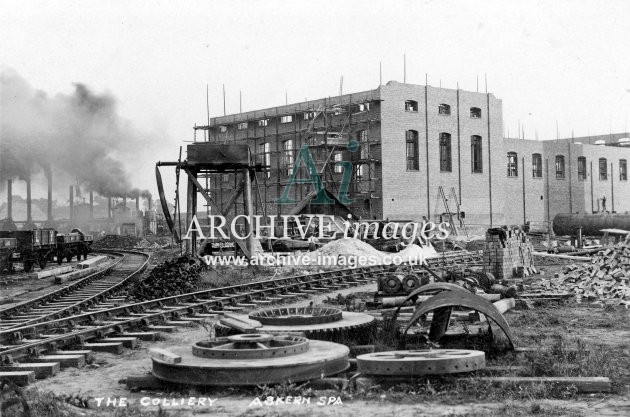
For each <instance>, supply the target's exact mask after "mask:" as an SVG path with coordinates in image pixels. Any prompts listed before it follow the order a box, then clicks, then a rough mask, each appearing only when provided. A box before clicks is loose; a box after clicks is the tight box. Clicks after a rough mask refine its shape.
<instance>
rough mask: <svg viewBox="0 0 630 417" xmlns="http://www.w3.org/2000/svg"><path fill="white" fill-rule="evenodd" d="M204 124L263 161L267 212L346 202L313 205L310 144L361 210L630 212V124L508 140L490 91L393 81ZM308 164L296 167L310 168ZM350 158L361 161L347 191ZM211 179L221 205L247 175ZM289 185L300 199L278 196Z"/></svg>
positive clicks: (487, 216) (330, 186) (332, 187)
mask: <svg viewBox="0 0 630 417" xmlns="http://www.w3.org/2000/svg"><path fill="white" fill-rule="evenodd" d="M195 131H196V140H207V141H209V142H214V143H226V144H227V143H241V144H242V143H247V144H248V145H249V148H250V151H251V152H252V154H253V155H255V158H256V161H257V162H258V163H260V164H261V165H262V166H263V167H264V168H263V171H262V172H258V173H257V176H256V179H255V181H254V187H255V191H254V193H253V194H254V196H253V199H254V206H255V209H256V212H257V213H258V214H267V215H269V214H276V215H278V214H289V213H296V212H307V213H322V212H324V213H332V212H335V213H338V212H339V205H338V206H337V207H336V208H334V207H330V206H328V207H327V206H322V205H316V204H311V199H312V198H313V197H314V195H313V193H312V191H313V186H312V184H309V183H291V181H290V177H291V175H292V173H293V167H294V165H295V163H296V158H297V157H298V154H299V150H300V148H301V147H302V146H303V145H308V148H309V152H310V154H311V155H312V157H313V160H314V163H315V166H316V167H317V171H318V173H319V174H320V177H321V179H322V182H323V185H324V186H325V187H326V189H327V190H328V191H329V192H330V194H331V195H334V196H340V192H341V195H343V196H345V197H347V198H349V199H350V201H351V202H350V203H349V204H347V208H348V209H349V210H350V211H351V212H352V213H354V214H355V215H356V216H357V217H361V218H363V219H391V220H403V219H404V220H421V219H423V218H426V219H430V220H440V219H441V218H443V216H444V215H445V213H447V212H452V213H453V214H454V215H455V213H460V212H464V213H465V219H466V223H468V224H479V225H482V224H483V225H488V224H495V225H496V224H506V223H510V224H519V223H523V222H525V221H527V220H528V221H531V222H532V223H536V222H545V221H546V220H547V219H549V218H551V219H553V216H554V215H555V214H556V213H561V212H562V213H564V212H586V213H590V212H592V211H602V210H607V211H613V210H614V211H618V212H622V211H628V210H630V186H629V185H628V180H627V177H628V175H627V160H628V159H630V146H625V145H626V144H630V139H628V140H625V139H624V138H627V137H628V136H629V135H628V134H627V133H624V134H616V135H606V136H605V137H604V136H602V137H589V138H575V139H561V140H553V141H549V140H547V141H534V140H523V139H509V138H504V137H503V131H504V130H503V115H502V102H501V100H500V99H497V98H496V97H494V95H492V94H491V93H476V92H470V91H463V90H453V89H445V88H436V87H431V86H421V85H414V84H403V83H399V82H395V81H390V82H388V83H387V84H385V85H381V86H379V87H378V88H376V89H374V90H370V91H363V92H359V93H353V94H345V95H342V96H337V97H330V98H323V99H319V100H312V101H306V102H302V103H296V104H290V105H286V106H279V107H273V108H268V109H262V110H256V111H250V112H244V113H239V114H233V115H227V116H223V117H215V118H211V119H210V121H209V124H208V125H203V126H196V127H195ZM199 131H204V132H203V136H202V135H201V134H200V133H199ZM354 141H356V143H354ZM357 144H358V145H359V146H356V145H357ZM302 162H303V161H301V162H300V164H299V175H298V177H299V178H308V177H309V175H308V174H309V173H308V169H307V167H306V165H305V164H304V163H302ZM343 162H350V163H351V164H352V165H351V170H352V172H351V175H350V176H349V178H350V181H349V184H348V187H347V189H345V188H344V186H343V184H344V176H345V175H348V173H347V172H346V169H347V167H348V166H349V165H348V164H344V163H343ZM202 181H203V180H202ZM207 181H208V183H207V184H208V186H207V188H208V190H209V191H210V192H211V194H212V195H213V196H214V198H215V199H216V201H217V202H218V203H219V204H220V205H221V206H223V205H224V204H225V203H227V202H228V199H229V196H230V194H231V193H232V191H233V190H234V189H235V188H236V187H237V184H238V180H237V178H235V175H234V174H213V175H210V176H209V177H208V178H207ZM287 185H290V193H289V196H290V198H291V200H293V201H295V202H296V203H295V204H279V203H278V201H277V200H278V198H279V197H280V196H281V195H282V193H283V191H284V190H285V187H286V186H287ZM340 187H341V189H340ZM237 210H238V212H239V213H241V212H242V210H243V205H240V206H239V205H238V204H237ZM342 212H343V210H341V213H339V214H342Z"/></svg>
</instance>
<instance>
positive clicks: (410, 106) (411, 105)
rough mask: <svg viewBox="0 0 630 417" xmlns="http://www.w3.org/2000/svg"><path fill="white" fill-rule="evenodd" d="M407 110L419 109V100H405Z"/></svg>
mask: <svg viewBox="0 0 630 417" xmlns="http://www.w3.org/2000/svg"><path fill="white" fill-rule="evenodd" d="M405 111H416V112H417V111H418V102H417V101H414V100H407V101H405Z"/></svg>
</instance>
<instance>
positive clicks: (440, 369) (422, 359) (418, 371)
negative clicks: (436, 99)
mask: <svg viewBox="0 0 630 417" xmlns="http://www.w3.org/2000/svg"><path fill="white" fill-rule="evenodd" d="M357 366H358V371H359V372H360V373H362V374H366V375H382V376H400V375H404V376H419V375H439V374H454V373H459V372H471V371H476V370H478V369H482V368H484V367H485V366H486V355H485V353H484V352H482V351H478V350H465V349H432V350H395V351H390V352H378V353H368V354H366V355H360V356H357Z"/></svg>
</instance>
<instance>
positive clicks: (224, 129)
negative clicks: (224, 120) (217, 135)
mask: <svg viewBox="0 0 630 417" xmlns="http://www.w3.org/2000/svg"><path fill="white" fill-rule="evenodd" d="M219 132H221V133H225V132H227V126H219Z"/></svg>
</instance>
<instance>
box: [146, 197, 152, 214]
mask: <svg viewBox="0 0 630 417" xmlns="http://www.w3.org/2000/svg"><path fill="white" fill-rule="evenodd" d="M147 201H148V202H149V211H151V197H149V198H147Z"/></svg>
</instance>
